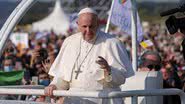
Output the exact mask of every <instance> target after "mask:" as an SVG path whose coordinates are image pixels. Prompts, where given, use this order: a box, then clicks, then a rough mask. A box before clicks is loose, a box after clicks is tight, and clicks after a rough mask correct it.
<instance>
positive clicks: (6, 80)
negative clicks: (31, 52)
mask: <svg viewBox="0 0 185 104" xmlns="http://www.w3.org/2000/svg"><path fill="white" fill-rule="evenodd" d="M23 76H24V71H23V70H20V71H10V72H2V71H0V86H6V85H17V84H20V82H21V80H22V78H23Z"/></svg>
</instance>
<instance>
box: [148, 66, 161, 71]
mask: <svg viewBox="0 0 185 104" xmlns="http://www.w3.org/2000/svg"><path fill="white" fill-rule="evenodd" d="M147 68H148V69H150V70H152V69H155V71H159V70H160V69H161V66H160V65H147Z"/></svg>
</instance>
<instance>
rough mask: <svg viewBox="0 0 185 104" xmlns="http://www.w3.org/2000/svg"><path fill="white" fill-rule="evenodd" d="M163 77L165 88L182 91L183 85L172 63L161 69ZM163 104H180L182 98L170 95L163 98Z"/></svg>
mask: <svg viewBox="0 0 185 104" xmlns="http://www.w3.org/2000/svg"><path fill="white" fill-rule="evenodd" d="M161 72H162V75H163V88H178V89H182V83H181V80H180V78H179V77H178V75H177V71H176V69H175V67H173V65H172V64H171V63H166V65H164V68H162V69H161ZM163 104H180V97H179V96H177V95H169V96H164V97H163Z"/></svg>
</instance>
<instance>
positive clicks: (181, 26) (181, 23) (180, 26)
mask: <svg viewBox="0 0 185 104" xmlns="http://www.w3.org/2000/svg"><path fill="white" fill-rule="evenodd" d="M177 12H182V13H184V12H185V3H184V4H182V5H180V6H179V7H178V8H174V9H171V10H167V11H165V12H162V13H161V14H160V15H161V16H162V17H163V16H168V15H171V14H175V13H177ZM165 24H166V27H167V29H168V31H169V33H170V34H175V33H176V32H178V30H180V31H181V30H185V17H182V18H176V17H175V16H173V15H172V16H170V17H169V18H168V19H167V20H166V22H165Z"/></svg>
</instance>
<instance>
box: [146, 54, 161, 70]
mask: <svg viewBox="0 0 185 104" xmlns="http://www.w3.org/2000/svg"><path fill="white" fill-rule="evenodd" d="M160 63H161V62H160V60H159V59H158V58H157V56H155V55H146V56H145V62H144V66H145V67H147V68H148V70H150V71H159V70H160V69H161V65H160Z"/></svg>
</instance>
